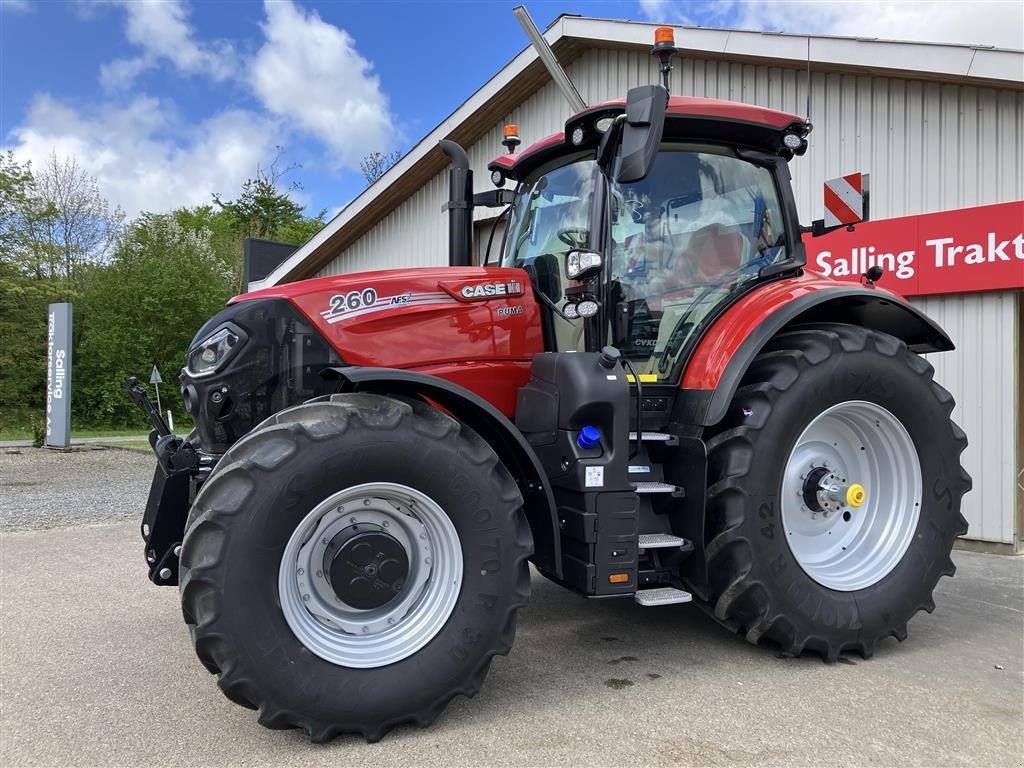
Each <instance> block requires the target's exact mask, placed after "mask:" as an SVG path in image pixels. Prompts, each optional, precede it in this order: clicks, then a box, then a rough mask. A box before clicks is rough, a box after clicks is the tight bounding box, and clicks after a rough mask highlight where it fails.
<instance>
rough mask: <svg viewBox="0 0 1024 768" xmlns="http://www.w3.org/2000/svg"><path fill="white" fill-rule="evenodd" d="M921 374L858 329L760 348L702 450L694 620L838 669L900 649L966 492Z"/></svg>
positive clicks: (940, 392) (796, 335) (953, 445)
mask: <svg viewBox="0 0 1024 768" xmlns="http://www.w3.org/2000/svg"><path fill="white" fill-rule="evenodd" d="M932 374H933V369H932V367H931V365H929V364H928V362H927V361H925V360H924V359H923V358H922V357H920V356H918V355H916V354H914V353H913V352H911V351H910V350H908V349H907V347H906V345H905V344H903V342H901V341H900V340H898V339H896V338H894V337H892V336H888V335H886V334H883V333H878V332H875V331H871V330H867V329H864V328H860V327H856V326H849V325H839V324H835V325H828V326H823V327H815V328H805V329H797V330H793V331H791V332H786V333H783V334H781V335H779V336H777V337H776V338H775V339H773V340H772V341H771V342H770V343H769V344H768V345H767V347H766V348H765V349H764V351H763V352H762V353H761V354H760V355H759V356H758V357H757V358H756V359H755V360H754V362H753V363H752V364H751V366H750V369H749V370H748V371H747V373H746V375H745V376H744V379H743V381H742V382H741V384H740V387H739V388H738V390H737V392H736V395H735V397H734V399H733V402H732V404H731V406H730V409H729V412H728V414H727V416H726V418H725V420H724V421H723V423H722V424H721V425H720V426H719V427H718V430H717V432H716V433H715V434H714V435H713V436H711V437H709V438H708V439H707V445H708V456H709V463H708V475H709V477H708V484H709V488H708V497H707V523H706V532H705V553H706V558H707V564H708V576H709V585H708V586H709V589H708V591H707V593H706V599H705V600H703V601H698V603H699V604H701V605H702V607H703V608H704V609H705V610H706V611H708V612H709V613H710V614H711V615H712V616H714V618H716V619H717V620H718V621H719V622H721V623H722V624H724V625H725V626H726V627H728V628H730V629H731V630H733V631H735V632H737V633H739V634H742V635H743V636H744V637H746V639H747V640H749V641H750V642H753V643H758V642H763V643H769V644H773V645H775V646H777V647H778V648H780V649H781V651H782V652H783V653H785V654H787V655H799V654H801V653H802V652H803V651H805V650H809V651H813V652H816V653H819V654H821V655H822V656H823V657H824V658H825V659H826V660H829V661H834V660H835V659H836V658H838V656H839V655H840V654H841V653H843V652H845V651H850V650H855V651H857V652H859V653H860V654H861V655H862V656H863V657H865V658H867V657H869V656H871V655H872V653H873V652H874V649H875V645H876V643H877V642H878V640H880V639H881V638H884V637H887V636H890V635H891V636H894V637H896V638H897V639H898V640H901V641H902V640H903V639H905V638H906V635H907V629H906V627H907V621H908V620H909V619H910V618H911V617H912V616H913V615H914V614H915V613H917V612H918V611H919V610H922V609H923V610H926V611H928V612H931V611H932V610H933V609H934V608H935V604H934V602H933V600H932V591H933V589H934V588H935V584H936V582H937V581H938V579H939V578H940V577H941V576H943V575H948V576H952V575H953V573H954V571H955V567H954V565H953V562H952V560H951V559H950V551H951V549H952V546H953V541H954V539H955V538H956V536H958V535H961V534H963V533H966V531H967V523H966V521H965V520H964V518H963V516H962V515H961V514H960V500H961V497H962V496H963V494H964V493H966V492H967V491H968V490H970V487H971V480H970V477H969V476H968V475H967V473H966V472H965V471H964V470H963V468H962V467H961V466H960V454H961V453H962V451H963V450H964V448H965V447H966V445H967V439H966V437H965V435H964V433H963V432H962V431H961V430H960V429H959V427H957V426H956V424H954V423H953V422H952V421H951V420H950V412H951V411H952V409H953V398H952V396H951V395H950V394H949V393H948V392H947V391H946V390H945V389H943V388H942V387H941V386H939V385H938V384H936V383H935V382H934V381H933V380H932Z"/></svg>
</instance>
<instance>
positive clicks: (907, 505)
mask: <svg viewBox="0 0 1024 768" xmlns="http://www.w3.org/2000/svg"><path fill="white" fill-rule="evenodd" d="M858 486H859V488H858ZM921 489H922V481H921V463H920V460H919V459H918V455H917V449H916V448H915V447H914V441H913V440H912V439H911V437H910V434H909V433H908V432H907V430H906V428H905V427H904V426H903V424H901V423H900V421H899V419H897V418H896V417H895V416H893V414H892V413H890V412H889V411H888V410H886V409H885V408H883V407H882V406H880V405H877V404H876V403H870V402H866V401H863V400H851V401H848V402H845V403H839V404H838V405H834V406H832V407H831V408H829V409H827V410H825V411H824V412H822V413H821V414H819V415H818V416H817V417H816V418H815V419H814V420H813V421H811V423H810V424H808V425H807V427H806V429H804V431H803V433H802V434H801V435H800V437H799V438H797V441H796V444H795V445H794V447H793V450H792V451H791V453H790V455H789V459H788V461H787V462H786V469H785V474H784V477H783V481H782V523H783V527H784V528H785V533H786V542H787V543H788V544H789V548H790V550H791V551H792V553H793V556H794V557H795V558H796V560H797V562H798V563H799V564H800V567H801V568H803V570H804V572H805V573H807V575H808V576H810V577H811V578H812V579H814V580H815V581H816V582H818V583H819V584H821V585H823V586H825V587H828V588H829V589H834V590H838V591H842V592H852V591H856V590H860V589H865V588H866V587H869V586H871V585H872V584H876V583H877V582H879V581H880V580H881V579H883V578H884V577H885V576H886V575H887V574H888V573H889V572H890V571H892V569H893V568H895V567H896V565H897V564H898V563H899V562H900V560H902V559H903V555H904V554H906V551H907V548H908V547H909V546H910V542H911V541H912V540H913V537H914V531H915V530H916V529H917V522H918V518H919V517H920V514H921ZM858 501H859V502H860V503H858Z"/></svg>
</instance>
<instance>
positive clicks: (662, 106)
mask: <svg viewBox="0 0 1024 768" xmlns="http://www.w3.org/2000/svg"><path fill="white" fill-rule="evenodd" d="M667 107H668V91H667V90H665V88H664V86H661V85H642V86H640V87H639V88H630V90H629V92H628V93H627V94H626V122H625V124H624V125H623V128H622V161H621V162H620V163H619V170H618V173H617V174H616V180H617V181H619V182H621V183H623V184H630V183H632V182H635V181H640V180H642V179H643V178H645V177H646V176H647V174H648V173H649V172H650V170H651V166H652V165H654V158H655V156H656V155H657V154H658V146H659V145H660V144H661V134H662V131H663V130H664V128H665V110H666V108H667Z"/></svg>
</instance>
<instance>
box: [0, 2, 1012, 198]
mask: <svg viewBox="0 0 1024 768" xmlns="http://www.w3.org/2000/svg"><path fill="white" fill-rule="evenodd" d="M517 4H518V1H513V2H449V3H426V2H419V3H413V2H376V3H359V2H322V1H320V2H314V1H313V0H273V2H270V1H268V2H266V3H264V2H258V1H252V2H250V1H248V0H244V1H243V0H238V1H234V0H232V1H230V2H229V1H228V0H220V1H219V2H208V1H206V2H204V1H196V2H187V0H162V1H160V2H149V1H147V0H131V1H130V2H120V1H118V0H108V1H106V2H95V3H94V2H82V1H78V0H75V1H72V2H33V1H32V0H0V143H2V145H3V148H4V149H5V150H6V149H11V150H13V151H14V152H15V154H16V155H17V156H18V157H19V158H20V159H22V160H32V161H33V162H34V163H35V164H36V165H39V164H41V163H43V162H45V160H46V158H47V157H48V156H49V155H50V154H51V153H56V154H57V155H58V156H65V155H74V156H75V158H76V159H77V160H78V162H79V164H80V165H81V166H82V167H83V168H84V169H86V170H87V171H88V172H89V173H91V174H93V175H95V176H96V177H97V179H98V181H99V183H100V187H101V191H102V192H103V193H104V194H105V195H106V196H107V197H108V198H109V199H111V200H112V201H113V202H115V203H116V204H119V205H121V206H122V207H123V208H124V209H125V210H126V212H127V213H128V214H129V215H135V214H137V213H138V212H139V211H140V210H155V211H158V210H166V209H168V208H170V207H173V206H176V205H193V204H199V203H203V202H207V201H209V199H210V193H212V192H218V193H220V194H221V195H224V196H228V197H230V196H232V195H233V194H234V193H235V192H236V191H237V189H238V186H239V184H240V183H241V181H242V180H244V179H245V178H247V177H250V176H253V175H255V172H256V168H257V165H258V164H262V165H266V164H268V163H269V162H270V161H271V160H272V159H273V157H274V155H275V149H274V148H275V147H276V146H281V147H283V148H284V150H285V155H284V160H283V162H284V163H285V164H292V163H298V164H300V165H301V168H299V169H297V170H294V171H292V172H291V173H290V174H289V176H288V177H287V180H288V181H296V182H299V183H301V184H302V186H303V187H304V192H303V193H302V194H301V201H302V202H303V203H304V204H305V205H307V209H308V210H309V211H311V212H315V211H317V210H319V209H320V208H326V209H327V210H328V212H329V213H333V212H335V211H336V210H337V209H338V208H340V207H341V206H343V205H344V204H345V203H346V202H348V201H349V200H350V199H352V197H354V196H355V195H356V194H358V193H359V191H361V190H362V189H363V187H364V186H365V182H364V180H363V177H362V174H361V173H360V171H359V168H358V162H359V159H360V158H361V157H363V156H364V155H365V154H366V153H368V152H371V151H374V150H380V151H389V150H399V151H405V150H408V149H409V148H410V147H411V146H412V145H414V144H415V143H416V142H417V141H418V140H419V139H420V138H422V136H423V135H424V134H425V133H426V132H428V131H429V130H430V129H431V128H433V127H434V126H435V125H436V124H437V123H438V122H440V121H441V120H442V119H443V118H444V117H446V116H447V115H448V114H449V113H451V112H452V110H453V109H454V108H455V107H457V106H458V105H459V104H460V103H461V102H462V101H464V100H465V99H466V98H467V97H468V96H469V95H471V94H472V92H473V91H475V90H476V89H477V88H478V87H480V86H481V85H482V84H483V83H484V82H486V81H487V79H489V78H490V77H491V76H492V75H493V74H494V73H496V72H497V71H498V70H499V69H500V68H501V67H502V66H504V64H506V63H507V62H508V61H509V60H510V59H511V58H512V57H513V56H515V55H516V54H517V53H518V52H519V51H520V50H522V48H524V47H525V45H526V39H525V36H524V35H523V33H522V32H521V30H520V29H519V26H518V24H517V23H516V21H515V19H514V17H513V16H512V8H513V7H514V6H515V5H517ZM527 5H528V8H529V9H530V12H531V14H532V15H533V17H534V19H535V21H536V22H537V24H538V26H540V27H541V28H542V29H543V28H545V27H546V26H547V25H548V24H549V23H550V22H551V21H553V20H554V19H555V18H556V17H557V16H558V15H559V14H560V13H579V14H584V15H590V16H604V17H611V18H629V19H640V20H653V21H659V22H670V23H689V24H700V25H703V26H731V27H741V28H752V29H773V30H778V29H783V30H785V31H789V32H818V33H826V34H856V35H863V36H878V37H895V38H902V39H925V40H937V41H950V42H974V43H983V44H995V45H1002V46H1009V47H1018V48H1019V47H1024V31H1022V30H1024V12H1022V10H1021V9H1022V4H1021V3H1020V2H1017V1H1016V0H1011V2H1005V3H1003V2H992V3H987V4H985V6H986V7H985V8H981V7H980V6H981V5H982V4H980V3H960V2H957V3H942V2H938V3H936V2H929V3H922V4H915V3H903V4H894V3H882V2H877V1H876V0H867V2H863V3H859V4H858V3H852V2H845V3H818V2H815V3H807V2H799V1H798V0H780V2H775V3H755V2H744V1H742V0H712V1H710V2H689V3H687V2H674V1H673V0H642V2H636V3H631V2H569V1H566V2H536V1H534V2H529V3H527Z"/></svg>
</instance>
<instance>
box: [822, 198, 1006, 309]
mask: <svg viewBox="0 0 1024 768" xmlns="http://www.w3.org/2000/svg"><path fill="white" fill-rule="evenodd" d="M804 245H805V246H806V247H807V268H808V269H810V270H812V271H814V272H820V273H821V274H823V275H825V276H827V277H834V278H836V279H838V280H851V281H859V280H860V279H861V275H862V274H863V273H864V272H866V271H867V270H868V268H869V267H874V266H879V267H881V268H882V269H883V270H885V272H884V274H883V276H882V279H881V280H879V281H878V284H879V285H881V286H884V287H886V288H889V289H891V290H893V291H896V292H897V293H900V294H903V295H904V296H922V295H927V294H937V293H969V292H972V291H994V290H1008V289H1013V288H1024V201H1019V202H1015V203H1000V204H998V205H983V206H979V207H977V208H961V209H960V210H956V211H942V212H941V213H928V214H923V215H921V216H903V217H901V218H898V219H882V220H881V221H871V222H865V223H863V224H857V225H855V227H854V230H853V231H852V232H849V231H847V230H845V229H841V230H837V231H835V232H832V233H830V234H828V235H823V236H822V237H809V236H804Z"/></svg>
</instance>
